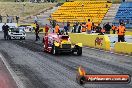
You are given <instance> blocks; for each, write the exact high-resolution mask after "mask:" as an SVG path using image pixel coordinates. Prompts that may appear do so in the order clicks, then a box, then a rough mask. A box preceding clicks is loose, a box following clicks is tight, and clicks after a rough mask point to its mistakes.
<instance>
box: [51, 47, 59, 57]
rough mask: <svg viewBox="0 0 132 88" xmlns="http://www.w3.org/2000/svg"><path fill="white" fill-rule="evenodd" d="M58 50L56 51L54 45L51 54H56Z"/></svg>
mask: <svg viewBox="0 0 132 88" xmlns="http://www.w3.org/2000/svg"><path fill="white" fill-rule="evenodd" d="M58 53H59V52H58V47H56V46H54V45H53V47H52V54H53V55H57V54H58Z"/></svg>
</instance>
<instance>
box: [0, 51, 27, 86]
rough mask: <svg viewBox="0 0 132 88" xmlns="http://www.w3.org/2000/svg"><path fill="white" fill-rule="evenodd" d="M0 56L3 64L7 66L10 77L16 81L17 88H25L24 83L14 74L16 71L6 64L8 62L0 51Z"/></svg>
mask: <svg viewBox="0 0 132 88" xmlns="http://www.w3.org/2000/svg"><path fill="white" fill-rule="evenodd" d="M0 58H1V59H2V61H3V63H4V64H5V66H6V68H7V70H8V71H9V73H10V74H11V76H12V78H13V79H14V81H15V82H16V85H17V87H18V88H26V87H25V86H24V84H23V83H22V82H21V80H20V79H19V77H18V76H17V75H16V73H15V72H14V71H13V70H12V68H11V66H10V65H9V64H8V62H7V61H6V59H5V58H4V56H3V55H2V54H1V53H0Z"/></svg>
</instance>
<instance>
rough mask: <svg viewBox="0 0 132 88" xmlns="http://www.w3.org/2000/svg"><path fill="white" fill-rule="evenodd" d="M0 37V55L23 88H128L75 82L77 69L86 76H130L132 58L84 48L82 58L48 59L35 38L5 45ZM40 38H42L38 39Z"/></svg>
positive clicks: (52, 56)
mask: <svg viewBox="0 0 132 88" xmlns="http://www.w3.org/2000/svg"><path fill="white" fill-rule="evenodd" d="M2 37H3V35H2V34H0V52H1V53H2V55H3V56H4V57H5V59H6V61H7V62H8V63H9V64H10V66H11V67H12V69H13V71H14V72H15V73H16V75H17V76H18V77H19V78H20V80H21V82H22V83H23V84H24V86H25V87H26V88H131V87H132V83H129V84H86V85H84V86H80V85H79V84H77V82H76V73H77V69H78V67H79V66H83V67H84V68H85V69H86V71H87V72H88V74H130V75H132V57H129V56H128V57H127V56H121V55H115V54H111V53H109V52H104V51H99V50H93V49H90V48H83V55H82V56H76V55H70V54H61V55H57V56H54V55H51V54H48V53H44V52H43V44H42V39H41V40H40V41H37V42H35V41H34V40H35V36H34V34H31V33H29V34H27V38H26V40H22V41H20V40H11V41H5V40H3V39H2ZM41 38H42V35H41Z"/></svg>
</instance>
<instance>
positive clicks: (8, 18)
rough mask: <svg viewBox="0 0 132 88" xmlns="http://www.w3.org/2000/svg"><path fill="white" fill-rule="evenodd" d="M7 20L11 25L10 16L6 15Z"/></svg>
mask: <svg viewBox="0 0 132 88" xmlns="http://www.w3.org/2000/svg"><path fill="white" fill-rule="evenodd" d="M6 19H7V23H9V20H10V17H9V16H8V14H7V15H6Z"/></svg>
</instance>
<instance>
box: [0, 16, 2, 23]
mask: <svg viewBox="0 0 132 88" xmlns="http://www.w3.org/2000/svg"><path fill="white" fill-rule="evenodd" d="M0 23H2V16H1V15H0Z"/></svg>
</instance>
